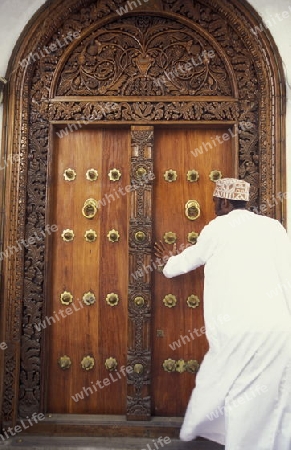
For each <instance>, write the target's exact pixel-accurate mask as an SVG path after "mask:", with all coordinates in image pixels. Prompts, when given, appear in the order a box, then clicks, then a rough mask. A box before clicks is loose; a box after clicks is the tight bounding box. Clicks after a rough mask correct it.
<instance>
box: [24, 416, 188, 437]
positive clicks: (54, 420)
mask: <svg viewBox="0 0 291 450" xmlns="http://www.w3.org/2000/svg"><path fill="white" fill-rule="evenodd" d="M182 421H183V418H182V417H152V418H151V419H150V420H146V421H132V420H131V421H128V420H126V417H125V416H119V415H102V414H100V415H99V414H98V415H95V414H46V415H45V419H44V420H42V421H41V422H38V423H37V424H35V425H34V426H33V427H29V428H28V430H27V431H25V433H26V434H29V435H43V436H46V435H50V436H71V437H73V436H79V437H80V436H88V437H94V436H95V437H106V436H111V437H113V436H115V437H145V438H148V437H149V438H155V437H159V436H161V435H162V436H169V437H170V438H179V431H180V428H181V425H182Z"/></svg>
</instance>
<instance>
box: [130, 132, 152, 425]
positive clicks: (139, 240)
mask: <svg viewBox="0 0 291 450" xmlns="http://www.w3.org/2000/svg"><path fill="white" fill-rule="evenodd" d="M131 149H132V151H131V184H132V187H133V190H132V192H131V202H130V203H131V205H130V224H129V289H128V297H129V298H128V320H129V324H128V329H129V331H128V364H129V365H131V366H132V367H133V372H132V373H131V374H129V377H128V390H127V415H126V417H127V419H128V420H150V418H151V403H150V380H151V377H150V372H151V343H150V334H151V333H150V318H151V272H152V271H153V269H154V267H153V263H152V258H151V252H152V180H153V178H154V174H153V159H152V151H153V127H151V126H147V127H146V126H133V127H131Z"/></svg>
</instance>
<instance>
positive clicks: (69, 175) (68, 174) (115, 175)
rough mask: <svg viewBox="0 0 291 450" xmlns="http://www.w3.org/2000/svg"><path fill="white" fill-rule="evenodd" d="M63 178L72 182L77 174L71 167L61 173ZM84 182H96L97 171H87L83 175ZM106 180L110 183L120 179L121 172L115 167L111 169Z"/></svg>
mask: <svg viewBox="0 0 291 450" xmlns="http://www.w3.org/2000/svg"><path fill="white" fill-rule="evenodd" d="M63 177H64V179H65V181H74V180H75V179H76V177H77V173H76V171H75V170H74V169H72V168H71V167H68V168H67V169H65V171H64V173H63ZM85 177H86V180H88V181H97V180H98V177H99V174H98V170H96V169H93V168H91V169H88V170H87V172H86V174H85ZM108 178H109V180H110V181H118V180H119V179H120V178H121V172H120V170H119V169H116V168H115V167H114V168H113V169H111V170H110V171H109V172H108Z"/></svg>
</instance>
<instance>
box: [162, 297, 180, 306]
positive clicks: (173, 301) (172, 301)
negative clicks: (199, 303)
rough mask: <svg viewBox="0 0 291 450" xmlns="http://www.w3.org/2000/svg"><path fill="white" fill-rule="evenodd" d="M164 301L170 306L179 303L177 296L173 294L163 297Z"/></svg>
mask: <svg viewBox="0 0 291 450" xmlns="http://www.w3.org/2000/svg"><path fill="white" fill-rule="evenodd" d="M163 303H164V305H165V306H167V307H168V308H173V307H174V306H176V304H177V298H176V296H175V295H173V294H167V295H166V296H165V297H164V299H163Z"/></svg>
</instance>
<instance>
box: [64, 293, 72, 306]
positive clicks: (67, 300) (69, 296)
mask: <svg viewBox="0 0 291 450" xmlns="http://www.w3.org/2000/svg"><path fill="white" fill-rule="evenodd" d="M72 301H73V296H72V294H71V292H68V291H64V292H63V293H62V294H61V303H62V305H66V306H68V305H69V304H70V303H72Z"/></svg>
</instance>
